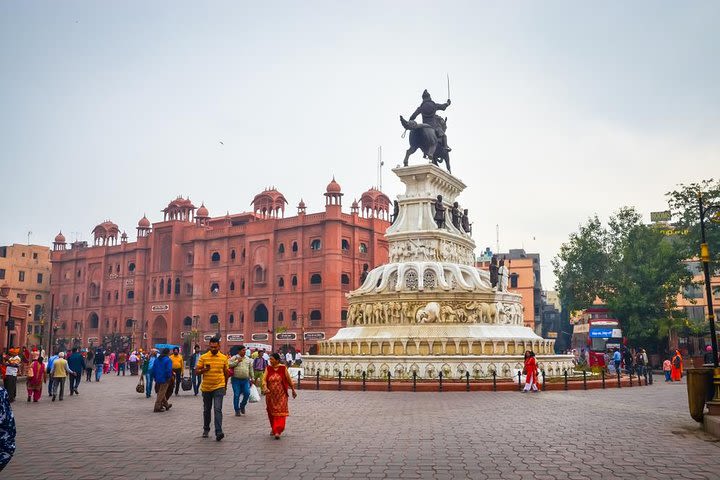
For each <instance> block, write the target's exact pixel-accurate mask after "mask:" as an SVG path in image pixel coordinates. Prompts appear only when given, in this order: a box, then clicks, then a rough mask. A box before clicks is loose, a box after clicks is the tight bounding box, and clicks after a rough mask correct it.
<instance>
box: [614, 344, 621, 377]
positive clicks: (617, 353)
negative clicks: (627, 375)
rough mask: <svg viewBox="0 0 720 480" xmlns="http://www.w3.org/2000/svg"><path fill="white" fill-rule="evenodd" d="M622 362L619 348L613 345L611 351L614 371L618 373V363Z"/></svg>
mask: <svg viewBox="0 0 720 480" xmlns="http://www.w3.org/2000/svg"><path fill="white" fill-rule="evenodd" d="M621 363H622V356H621V355H620V349H619V348H618V347H615V349H614V351H613V365H615V373H617V374H618V375H619V374H620V364H621Z"/></svg>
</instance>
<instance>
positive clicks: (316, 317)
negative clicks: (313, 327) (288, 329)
mask: <svg viewBox="0 0 720 480" xmlns="http://www.w3.org/2000/svg"><path fill="white" fill-rule="evenodd" d="M310 320H311V321H314V322H317V321H320V320H322V313H320V310H313V311H312V312H310Z"/></svg>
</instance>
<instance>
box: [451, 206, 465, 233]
mask: <svg viewBox="0 0 720 480" xmlns="http://www.w3.org/2000/svg"><path fill="white" fill-rule="evenodd" d="M450 217H451V218H452V224H453V226H454V227H455V228H457V229H458V230H460V228H461V225H460V217H462V213H460V205H458V202H455V203H453V205H452V208H451V209H450ZM460 231H462V230H460Z"/></svg>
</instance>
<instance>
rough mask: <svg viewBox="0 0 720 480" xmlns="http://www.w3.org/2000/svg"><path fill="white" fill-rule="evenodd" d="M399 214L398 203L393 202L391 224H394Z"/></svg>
mask: <svg viewBox="0 0 720 480" xmlns="http://www.w3.org/2000/svg"><path fill="white" fill-rule="evenodd" d="M399 214H400V205H398V201H397V200H395V201H394V202H393V214H392V223H393V224H394V223H395V221H396V220H397V217H398V215H399Z"/></svg>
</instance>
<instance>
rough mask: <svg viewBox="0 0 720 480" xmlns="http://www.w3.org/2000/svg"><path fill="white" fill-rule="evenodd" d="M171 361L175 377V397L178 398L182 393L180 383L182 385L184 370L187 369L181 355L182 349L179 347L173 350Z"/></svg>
mask: <svg viewBox="0 0 720 480" xmlns="http://www.w3.org/2000/svg"><path fill="white" fill-rule="evenodd" d="M170 360H171V361H172V371H173V375H174V376H175V396H177V394H178V392H179V391H180V383H182V378H183V370H184V367H185V361H184V360H183V357H182V355H180V349H179V348H178V347H175V348H173V353H172V355H170Z"/></svg>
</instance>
